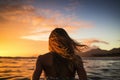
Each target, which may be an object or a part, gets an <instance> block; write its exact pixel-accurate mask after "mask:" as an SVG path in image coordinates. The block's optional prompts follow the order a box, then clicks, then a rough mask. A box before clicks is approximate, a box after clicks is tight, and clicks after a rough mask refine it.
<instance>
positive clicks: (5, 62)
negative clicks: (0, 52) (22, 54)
mask: <svg viewBox="0 0 120 80" xmlns="http://www.w3.org/2000/svg"><path fill="white" fill-rule="evenodd" d="M108 59H109V58H107V59H105V58H104V59H101V58H99V59H97V60H96V59H93V58H92V59H90V58H88V59H84V67H85V70H86V71H87V75H88V78H89V80H113V78H115V80H120V76H119V75H120V58H119V59H117V60H116V59H113V58H112V59H111V58H110V59H109V60H108ZM35 61H36V59H8V58H0V80H11V79H12V80H30V79H31V76H32V73H33V70H34V67H35ZM43 75H44V74H43ZM43 75H42V76H43ZM76 78H77V76H76Z"/></svg>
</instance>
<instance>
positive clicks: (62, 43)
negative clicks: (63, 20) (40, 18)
mask: <svg viewBox="0 0 120 80" xmlns="http://www.w3.org/2000/svg"><path fill="white" fill-rule="evenodd" d="M77 46H81V45H80V44H79V43H77V42H75V41H74V40H72V39H71V38H70V37H69V35H68V34H67V32H66V31H65V30H64V29H63V28H55V29H54V30H53V31H52V32H51V34H50V36H49V50H50V51H51V52H56V53H58V54H61V55H63V56H64V57H65V56H67V55H73V54H74V53H75V50H78V49H77Z"/></svg>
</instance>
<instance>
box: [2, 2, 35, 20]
mask: <svg viewBox="0 0 120 80" xmlns="http://www.w3.org/2000/svg"><path fill="white" fill-rule="evenodd" d="M30 2H31V0H0V21H2V22H4V21H9V19H11V17H13V16H14V19H15V17H19V16H23V15H25V14H28V13H32V12H34V7H33V6H31V5H30Z"/></svg>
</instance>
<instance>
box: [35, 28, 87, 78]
mask: <svg viewBox="0 0 120 80" xmlns="http://www.w3.org/2000/svg"><path fill="white" fill-rule="evenodd" d="M81 47H83V45H81V44H79V43H77V42H76V41H74V40H72V39H71V38H70V37H69V35H68V34H67V32H66V31H65V30H64V29H62V28H56V29H54V30H53V31H52V32H51V34H50V36H49V51H50V52H49V53H47V54H45V55H41V56H39V57H38V59H37V62H36V69H35V71H34V74H33V80H39V76H40V75H41V73H42V70H44V72H45V75H46V77H48V80H54V79H53V78H55V80H56V78H58V77H59V78H58V79H57V80H74V77H75V73H76V71H77V73H78V76H79V79H80V80H87V77H86V73H85V70H84V68H83V63H82V60H81V58H80V57H79V56H77V55H75V53H76V52H80V48H81ZM51 78H52V79H51Z"/></svg>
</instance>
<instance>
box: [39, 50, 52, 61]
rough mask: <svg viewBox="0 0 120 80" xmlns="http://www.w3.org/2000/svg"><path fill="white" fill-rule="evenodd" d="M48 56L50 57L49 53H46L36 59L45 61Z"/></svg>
mask: <svg viewBox="0 0 120 80" xmlns="http://www.w3.org/2000/svg"><path fill="white" fill-rule="evenodd" d="M50 56H51V53H50V52H48V53H46V54H43V55H39V56H38V58H37V59H38V60H44V59H46V58H49V57H50Z"/></svg>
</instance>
